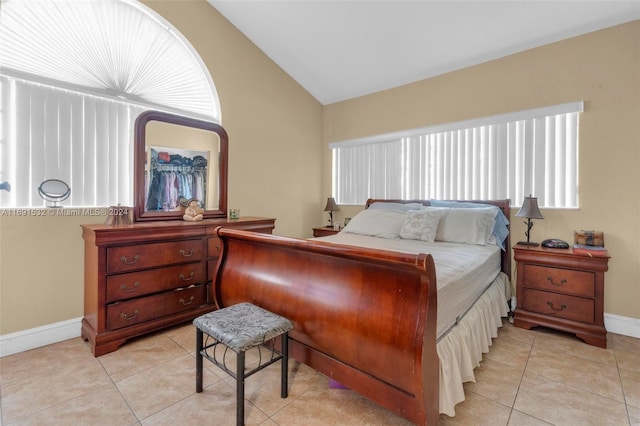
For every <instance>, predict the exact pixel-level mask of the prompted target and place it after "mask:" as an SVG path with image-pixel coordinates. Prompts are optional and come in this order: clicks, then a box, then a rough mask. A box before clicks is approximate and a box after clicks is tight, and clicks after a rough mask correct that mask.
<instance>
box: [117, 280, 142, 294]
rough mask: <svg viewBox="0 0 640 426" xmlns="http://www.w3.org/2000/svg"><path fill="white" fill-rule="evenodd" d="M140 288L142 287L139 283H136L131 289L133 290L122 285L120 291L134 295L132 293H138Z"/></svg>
mask: <svg viewBox="0 0 640 426" xmlns="http://www.w3.org/2000/svg"><path fill="white" fill-rule="evenodd" d="M139 286H140V283H139V282H138V281H136V282H135V283H133V287H131V288H129V287H128V286H127V285H126V284H122V285H121V286H120V290H122V291H124V292H125V293H132V292H134V291H136V290H137V289H138V287H139Z"/></svg>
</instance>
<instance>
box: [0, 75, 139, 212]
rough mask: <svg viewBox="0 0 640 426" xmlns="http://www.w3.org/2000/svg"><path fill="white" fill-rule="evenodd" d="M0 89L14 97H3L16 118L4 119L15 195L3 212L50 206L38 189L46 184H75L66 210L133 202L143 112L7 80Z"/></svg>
mask: <svg viewBox="0 0 640 426" xmlns="http://www.w3.org/2000/svg"><path fill="white" fill-rule="evenodd" d="M0 87H2V88H3V95H4V94H5V91H7V92H9V96H2V98H1V99H2V100H4V99H7V98H8V99H11V98H13V99H14V100H15V114H13V115H12V114H3V115H2V118H3V120H2V128H3V133H2V135H3V139H2V142H1V146H2V152H1V154H2V170H1V172H0V173H1V174H0V180H1V181H9V182H10V183H11V192H8V193H7V192H2V198H0V207H16V206H17V207H44V206H45V205H46V204H45V202H44V200H43V199H42V198H40V196H39V194H38V186H39V185H40V183H41V182H42V181H44V180H45V179H60V180H62V181H65V182H67V183H68V184H69V186H70V187H71V196H70V197H69V198H68V199H67V200H66V201H64V202H62V203H61V204H62V205H67V206H108V205H115V204H117V203H122V204H123V205H130V204H131V201H132V199H133V196H132V188H133V186H132V184H131V183H132V176H133V162H132V158H133V144H132V143H131V141H132V135H133V123H134V122H135V119H136V117H137V116H138V114H140V113H141V112H142V111H143V110H144V108H142V107H141V106H134V105H131V104H128V103H126V102H118V101H115V100H109V99H99V98H96V97H94V96H90V95H83V94H81V93H75V92H70V91H67V90H62V89H57V88H53V87H48V86H42V85H38V84H34V83H30V82H24V81H15V80H11V79H9V78H8V77H5V76H0ZM7 88H8V90H7ZM2 111H3V112H5V111H7V106H6V105H3V108H2ZM16 117H23V118H24V117H29V119H16ZM5 130H8V131H9V132H8V133H9V134H11V135H12V136H11V138H7V139H5V138H4V135H5V133H6V132H5ZM12 139H13V140H15V141H16V142H17V143H9V142H10V141H11V140H12ZM11 159H15V160H13V161H12V160H11Z"/></svg>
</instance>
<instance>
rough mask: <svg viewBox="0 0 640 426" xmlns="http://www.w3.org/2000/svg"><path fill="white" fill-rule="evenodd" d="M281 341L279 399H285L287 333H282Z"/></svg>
mask: <svg viewBox="0 0 640 426" xmlns="http://www.w3.org/2000/svg"><path fill="white" fill-rule="evenodd" d="M281 339H282V360H280V362H281V363H282V365H281V366H280V368H281V369H282V370H281V373H282V374H281V376H282V377H281V378H280V398H286V397H287V396H288V394H289V333H284V334H283V335H282V336H281Z"/></svg>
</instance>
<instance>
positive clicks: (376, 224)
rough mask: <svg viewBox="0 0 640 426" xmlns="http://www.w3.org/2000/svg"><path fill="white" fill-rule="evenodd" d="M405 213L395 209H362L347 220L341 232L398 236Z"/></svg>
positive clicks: (386, 236)
mask: <svg viewBox="0 0 640 426" xmlns="http://www.w3.org/2000/svg"><path fill="white" fill-rule="evenodd" d="M405 215H406V212H404V211H397V210H383V209H366V210H362V211H361V212H360V213H358V214H357V215H355V216H354V217H353V218H352V219H351V220H350V221H349V224H348V225H347V226H345V227H344V229H343V230H342V232H349V233H351V234H360V235H370V236H374V237H380V238H400V228H402V224H403V223H404V218H405Z"/></svg>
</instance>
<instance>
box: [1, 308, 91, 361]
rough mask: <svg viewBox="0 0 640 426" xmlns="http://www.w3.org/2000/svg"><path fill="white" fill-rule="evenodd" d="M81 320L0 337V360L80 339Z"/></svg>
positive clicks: (72, 320) (71, 320) (74, 319)
mask: <svg viewBox="0 0 640 426" xmlns="http://www.w3.org/2000/svg"><path fill="white" fill-rule="evenodd" d="M81 327H82V318H81V317H80V318H73V319H70V320H66V321H61V322H57V323H54V324H47V325H43V326H41V327H36V328H31V329H29V330H23V331H17V332H15V333H9V334H5V335H2V336H0V358H1V357H5V356H7V355H13V354H16V353H18V352H24V351H28V350H29V349H35V348H39V347H41V346H46V345H50V344H52V343H57V342H62V341H63V340H69V339H73V338H74V337H80V329H81Z"/></svg>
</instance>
